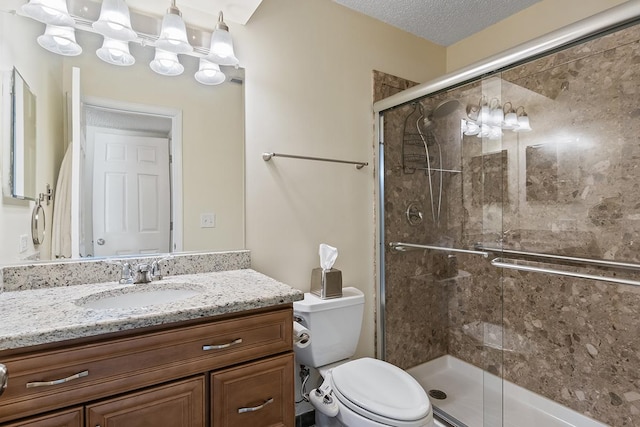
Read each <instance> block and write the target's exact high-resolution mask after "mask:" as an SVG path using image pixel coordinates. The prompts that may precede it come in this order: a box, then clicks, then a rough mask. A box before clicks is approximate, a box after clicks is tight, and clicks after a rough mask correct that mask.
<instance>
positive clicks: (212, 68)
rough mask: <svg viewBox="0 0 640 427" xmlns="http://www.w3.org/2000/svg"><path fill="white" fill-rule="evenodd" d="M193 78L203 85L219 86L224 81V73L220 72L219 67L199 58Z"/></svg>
mask: <svg viewBox="0 0 640 427" xmlns="http://www.w3.org/2000/svg"><path fill="white" fill-rule="evenodd" d="M195 77H196V80H197V81H198V82H199V83H202V84H203V85H219V84H220V83H222V82H224V81H225V79H226V76H225V75H224V73H223V72H222V71H220V66H219V65H218V64H214V63H213V62H209V61H207V60H206V59H205V58H200V66H199V67H198V71H197V72H196V74H195Z"/></svg>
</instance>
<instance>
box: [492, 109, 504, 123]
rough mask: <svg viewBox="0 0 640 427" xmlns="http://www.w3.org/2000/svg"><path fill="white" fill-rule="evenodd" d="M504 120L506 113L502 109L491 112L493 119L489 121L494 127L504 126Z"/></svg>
mask: <svg viewBox="0 0 640 427" xmlns="http://www.w3.org/2000/svg"><path fill="white" fill-rule="evenodd" d="M503 120H504V111H502V108H495V109H493V110H491V118H490V119H489V123H490V124H492V125H493V126H502V121H503Z"/></svg>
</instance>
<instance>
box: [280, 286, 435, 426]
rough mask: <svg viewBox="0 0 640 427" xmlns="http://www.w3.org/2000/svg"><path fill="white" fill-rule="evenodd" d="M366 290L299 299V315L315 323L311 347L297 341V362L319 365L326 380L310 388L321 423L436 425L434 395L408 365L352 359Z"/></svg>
mask: <svg viewBox="0 0 640 427" xmlns="http://www.w3.org/2000/svg"><path fill="white" fill-rule="evenodd" d="M363 311H364V294H363V293H362V292H361V291H360V290H358V289H356V288H344V289H343V290H342V297H340V298H333V299H321V298H319V297H318V296H316V295H313V294H310V293H306V294H304V300H302V301H296V302H294V303H293V312H294V316H295V318H296V320H297V321H298V322H300V323H301V324H302V325H303V326H304V327H305V328H307V329H309V331H310V335H311V340H310V344H309V345H308V346H306V347H297V346H296V347H295V353H296V360H297V363H299V364H301V365H305V366H309V367H313V368H316V369H318V371H319V372H320V375H322V377H323V379H324V380H323V382H322V385H321V386H320V387H318V388H316V389H314V390H311V392H310V393H309V400H310V401H311V403H312V404H313V406H314V407H315V409H316V427H334V426H335V427H342V426H344V427H369V426H394V427H432V426H433V425H434V424H433V412H432V408H431V403H430V402H429V398H428V397H427V394H426V393H425V391H424V389H423V388H422V386H420V384H418V382H417V381H416V380H415V379H414V378H413V377H411V376H410V375H409V374H408V373H406V372H405V371H403V370H402V369H400V368H398V367H396V366H394V365H392V364H390V363H387V362H384V361H382V360H377V359H372V358H369V357H364V358H361V359H355V360H351V359H349V358H350V357H351V356H353V354H354V353H355V350H356V345H357V344H358V339H359V337H360V328H361V326H362V315H363Z"/></svg>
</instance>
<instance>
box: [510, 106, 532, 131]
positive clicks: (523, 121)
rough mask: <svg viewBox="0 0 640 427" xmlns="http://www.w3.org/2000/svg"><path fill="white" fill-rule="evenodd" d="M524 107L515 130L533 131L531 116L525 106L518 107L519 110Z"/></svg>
mask: <svg viewBox="0 0 640 427" xmlns="http://www.w3.org/2000/svg"><path fill="white" fill-rule="evenodd" d="M520 108H522V113H520V114H518V127H517V128H514V129H513V131H514V132H531V130H532V129H531V124H530V123H529V116H528V115H527V112H526V111H524V107H518V109H517V110H516V111H518V110H520Z"/></svg>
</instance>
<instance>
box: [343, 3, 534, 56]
mask: <svg viewBox="0 0 640 427" xmlns="http://www.w3.org/2000/svg"><path fill="white" fill-rule="evenodd" d="M334 1H335V2H336V3H339V4H341V5H343V6H346V7H348V8H350V9H353V10H356V11H358V12H361V13H363V14H365V15H369V16H371V17H373V18H376V19H378V20H380V21H382V22H386V23H387V24H390V25H393V26H394V27H397V28H400V29H402V30H405V31H407V32H409V33H412V34H415V35H416V36H419V37H422V38H425V39H427V40H429V41H432V42H434V43H436V44H439V45H442V46H449V45H452V44H454V43H456V42H457V41H460V40H462V39H464V38H466V37H469V36H470V35H472V34H474V33H477V32H478V31H480V30H482V29H484V28H487V27H489V26H491V25H493V24H495V23H496V22H498V21H501V20H503V19H504V18H507V17H508V16H511V15H513V14H515V13H517V12H519V11H521V10H523V9H526V8H527V7H529V6H531V5H533V4H534V3H538V2H539V1H540V0H334Z"/></svg>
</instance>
